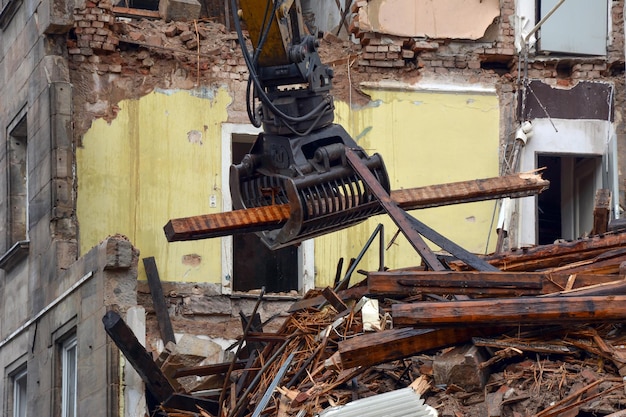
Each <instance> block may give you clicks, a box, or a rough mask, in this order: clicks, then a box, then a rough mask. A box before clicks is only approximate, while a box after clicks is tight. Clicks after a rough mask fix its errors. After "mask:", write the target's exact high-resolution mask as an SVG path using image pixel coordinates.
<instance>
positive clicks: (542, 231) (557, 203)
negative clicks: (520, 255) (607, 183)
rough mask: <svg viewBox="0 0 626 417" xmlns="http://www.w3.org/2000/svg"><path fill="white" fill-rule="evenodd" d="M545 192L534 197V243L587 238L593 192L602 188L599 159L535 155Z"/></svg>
mask: <svg viewBox="0 0 626 417" xmlns="http://www.w3.org/2000/svg"><path fill="white" fill-rule="evenodd" d="M537 166H538V167H545V168H546V170H545V171H544V172H543V174H544V175H543V177H544V178H545V179H547V180H549V181H550V187H549V188H548V190H546V191H544V192H542V193H541V194H539V196H538V197H537V243H538V244H540V245H544V244H551V243H554V242H555V241H557V240H559V239H565V240H572V239H576V238H579V237H582V236H585V235H588V234H589V233H590V232H591V230H592V228H593V208H594V201H595V200H594V199H595V193H596V190H597V189H599V188H601V187H602V178H601V166H602V157H600V156H580V155H578V156H576V155H558V154H553V155H550V154H539V155H538V156H537Z"/></svg>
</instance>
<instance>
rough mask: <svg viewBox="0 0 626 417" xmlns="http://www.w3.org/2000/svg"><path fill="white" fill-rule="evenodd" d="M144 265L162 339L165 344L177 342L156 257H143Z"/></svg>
mask: <svg viewBox="0 0 626 417" xmlns="http://www.w3.org/2000/svg"><path fill="white" fill-rule="evenodd" d="M143 266H144V268H145V270H146V275H147V277H148V286H149V287H150V295H151V296H152V304H153V305H154V312H155V313H156V317H157V322H158V323H159V331H160V333H161V339H163V344H164V345H166V344H167V342H172V343H176V337H175V336H174V329H173V328H172V321H171V320H170V314H169V312H168V309H167V304H166V303H165V295H164V294H163V287H162V286H161V279H160V277H159V271H158V269H157V266H156V261H155V260H154V257H152V256H151V257H148V258H143Z"/></svg>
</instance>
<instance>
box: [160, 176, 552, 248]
mask: <svg viewBox="0 0 626 417" xmlns="http://www.w3.org/2000/svg"><path fill="white" fill-rule="evenodd" d="M549 184H550V183H549V181H547V180H544V179H542V178H541V176H540V175H538V174H514V175H507V176H504V177H494V178H484V179H478V180H470V181H460V182H454V183H449V184H441V185H429V186H426V187H417V188H410V189H405V190H395V191H391V199H392V200H393V201H394V202H396V204H398V205H399V206H400V208H402V209H403V210H415V209H422V208H428V207H438V206H444V205H450V204H460V203H469V202H474V201H483V200H490V199H499V198H504V197H525V196H529V195H536V194H539V193H540V192H542V191H543V190H545V189H546V188H548V185H549ZM288 219H289V205H287V204H283V205H272V206H265V207H258V208H251V209H245V210H234V211H230V212H226V213H215V214H204V215H198V216H192V217H183V218H178V219H172V220H170V221H169V222H168V223H167V224H166V225H165V226H164V228H163V229H164V231H165V236H166V238H167V240H168V241H169V242H178V241H186V240H197V239H208V238H214V237H221V236H228V235H232V234H237V233H251V232H259V231H265V230H274V229H280V228H281V227H282V226H283V225H284V224H285V222H286V221H287V220H288Z"/></svg>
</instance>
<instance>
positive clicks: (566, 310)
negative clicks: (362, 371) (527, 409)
mask: <svg viewBox="0 0 626 417" xmlns="http://www.w3.org/2000/svg"><path fill="white" fill-rule="evenodd" d="M391 311H392V314H391V315H392V317H393V323H394V325H396V326H414V327H434V326H467V325H475V326H485V325H491V326H498V325H518V324H529V325H530V324H532V325H546V324H562V323H581V322H584V323H586V322H590V323H591V322H595V323H597V322H610V321H622V320H625V319H626V295H613V296H584V297H580V296H578V297H577V296H572V297H543V298H541V297H519V298H498V299H491V298H489V299H485V298H483V299H477V300H466V301H448V302H430V301H428V302H427V301H424V302H416V303H410V304H394V305H392V307H391Z"/></svg>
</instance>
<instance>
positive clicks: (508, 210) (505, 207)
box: [496, 121, 533, 253]
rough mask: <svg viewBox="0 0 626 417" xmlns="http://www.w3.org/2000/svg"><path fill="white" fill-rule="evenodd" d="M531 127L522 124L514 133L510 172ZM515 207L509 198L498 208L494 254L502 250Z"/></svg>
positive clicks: (514, 167) (515, 170) (530, 135)
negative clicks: (496, 239)
mask: <svg viewBox="0 0 626 417" xmlns="http://www.w3.org/2000/svg"><path fill="white" fill-rule="evenodd" d="M532 129H533V126H532V124H531V123H530V122H529V121H526V122H524V123H522V125H521V126H520V127H518V128H517V130H516V131H515V144H514V145H513V155H512V156H511V164H510V169H511V172H517V163H518V160H519V155H520V151H521V149H522V148H523V147H524V146H526V144H527V143H528V140H529V139H530V138H531V137H532V135H533V133H532ZM514 208H515V206H514V204H513V201H512V200H511V199H510V198H505V199H503V200H502V205H501V206H500V214H499V216H498V226H497V228H496V231H497V233H498V241H497V243H496V253H499V252H500V251H501V250H502V246H503V245H504V238H505V237H506V236H507V235H508V234H509V224H510V221H511V216H512V213H513V210H514Z"/></svg>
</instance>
